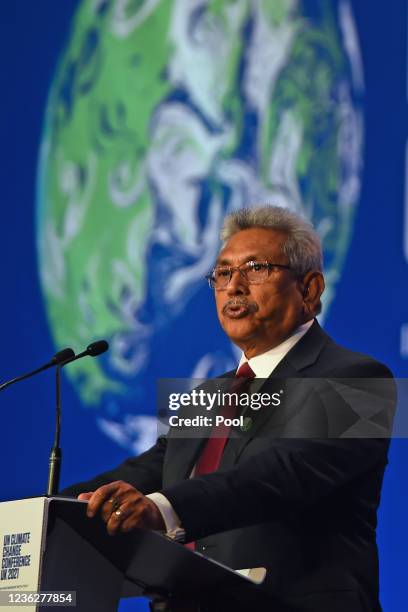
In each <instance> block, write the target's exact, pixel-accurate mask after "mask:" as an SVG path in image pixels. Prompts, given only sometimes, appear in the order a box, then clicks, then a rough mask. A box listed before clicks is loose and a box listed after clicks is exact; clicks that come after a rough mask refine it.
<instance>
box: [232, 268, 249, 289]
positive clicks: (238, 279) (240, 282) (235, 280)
mask: <svg viewBox="0 0 408 612" xmlns="http://www.w3.org/2000/svg"><path fill="white" fill-rule="evenodd" d="M227 293H228V295H237V294H238V295H242V294H245V293H248V283H247V281H246V280H245V278H244V277H243V276H242V274H241V272H240V271H239V270H232V274H231V279H230V281H229V283H228V285H227Z"/></svg>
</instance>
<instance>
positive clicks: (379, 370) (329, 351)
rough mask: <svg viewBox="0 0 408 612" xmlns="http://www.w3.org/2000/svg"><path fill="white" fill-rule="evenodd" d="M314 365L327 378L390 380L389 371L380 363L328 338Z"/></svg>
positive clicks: (390, 374) (390, 373)
mask: <svg viewBox="0 0 408 612" xmlns="http://www.w3.org/2000/svg"><path fill="white" fill-rule="evenodd" d="M326 336H327V342H326V343H325V344H324V346H323V347H322V350H321V352H320V354H319V358H318V360H317V361H316V363H315V364H314V365H315V367H318V368H319V369H320V370H322V371H324V374H325V375H327V376H329V375H330V376H339V377H340V376H343V377H345V378H346V377H352V378H356V377H361V378H365V377H366V376H369V377H375V378H390V377H392V376H393V374H392V372H391V370H390V369H389V368H388V366H386V365H385V364H384V363H382V362H381V361H379V360H377V359H375V358H374V357H372V356H370V355H367V354H365V353H362V352H358V351H354V350H351V349H349V348H347V347H345V346H342V345H341V344H338V343H337V342H335V341H334V340H333V339H332V338H331V337H330V336H328V335H327V334H326Z"/></svg>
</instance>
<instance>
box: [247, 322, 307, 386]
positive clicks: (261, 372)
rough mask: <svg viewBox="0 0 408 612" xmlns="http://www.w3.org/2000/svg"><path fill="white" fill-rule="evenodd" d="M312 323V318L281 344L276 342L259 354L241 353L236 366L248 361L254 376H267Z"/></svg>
mask: <svg viewBox="0 0 408 612" xmlns="http://www.w3.org/2000/svg"><path fill="white" fill-rule="evenodd" d="M312 325H313V319H312V320H311V321H307V322H306V323H303V325H300V327H298V328H297V329H295V331H294V332H293V333H292V334H291V335H290V336H289V338H286V340H284V341H283V342H281V344H278V346H275V347H274V348H272V349H269V351H266V352H265V353H262V354H261V355H257V356H256V357H252V359H247V358H246V357H245V355H244V353H242V356H241V359H240V362H239V365H238V368H240V367H241V366H242V364H243V363H245V362H248V363H249V365H250V366H251V369H252V371H253V372H254V373H255V378H268V377H269V376H270V375H271V373H272V372H273V370H274V369H275V368H276V366H277V365H278V363H279V362H280V361H282V359H283V358H284V357H285V355H286V354H287V353H288V352H289V351H290V349H291V348H293V347H294V346H295V344H297V343H298V342H299V340H300V339H301V338H302V337H303V336H304V335H305V333H306V332H307V331H308V330H309V329H310V327H311V326H312Z"/></svg>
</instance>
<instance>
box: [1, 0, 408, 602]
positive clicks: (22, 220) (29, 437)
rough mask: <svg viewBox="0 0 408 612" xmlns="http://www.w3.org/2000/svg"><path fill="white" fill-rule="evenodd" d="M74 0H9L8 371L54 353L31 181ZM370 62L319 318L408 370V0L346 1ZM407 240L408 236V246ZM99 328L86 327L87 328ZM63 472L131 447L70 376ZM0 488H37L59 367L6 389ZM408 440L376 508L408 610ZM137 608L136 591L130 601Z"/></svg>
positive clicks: (83, 472) (383, 552) (5, 160)
mask: <svg viewBox="0 0 408 612" xmlns="http://www.w3.org/2000/svg"><path fill="white" fill-rule="evenodd" d="M77 4H78V3H77V2H76V1H74V0H60V1H58V2H55V0H42V1H40V2H27V1H26V2H22V1H19V0H12V1H9V2H7V3H2V7H1V9H0V11H1V13H0V14H1V28H2V35H1V44H2V47H3V48H2V54H1V57H2V59H3V70H2V77H3V79H2V80H3V82H2V104H3V112H2V118H3V123H4V124H5V128H6V134H5V138H4V139H3V141H2V145H1V157H2V158H1V170H2V181H1V188H2V209H1V230H0V231H1V234H0V237H1V239H0V262H1V281H2V293H1V302H0V321H1V356H0V380H7V379H8V378H11V377H13V376H15V375H17V374H18V373H22V372H24V371H26V370H30V369H32V368H33V367H35V366H36V365H38V364H41V363H42V362H44V361H46V360H47V359H48V358H49V357H50V356H51V355H52V354H54V352H55V350H56V348H55V347H54V346H53V343H52V340H51V335H50V331H49V328H48V325H47V321H46V315H45V309H44V305H43V301H42V296H41V292H40V284H39V279H38V273H37V253H36V245H35V190H36V170H37V159H38V147H39V143H40V138H41V133H42V128H43V117H44V110H45V104H46V100H47V95H48V89H49V86H50V83H51V80H52V78H53V74H54V70H55V68H56V64H57V60H58V57H59V54H60V53H61V51H62V49H63V47H64V44H65V42H66V40H67V36H68V33H69V25H70V19H71V17H72V15H73V13H74V11H75V8H76V6H77ZM352 6H353V11H354V16H355V19H356V23H357V29H358V35H359V39H360V46H361V50H362V55H363V64H364V74H365V89H366V94H365V101H364V112H365V122H366V126H365V151H364V172H363V189H362V196H361V199H360V204H359V206H358V209H357V215H356V222H355V226H354V230H353V238H352V242H351V247H350V249H349V252H348V256H347V260H346V265H345V268H344V271H343V275H342V281H341V283H340V284H339V286H338V289H337V294H336V298H335V300H334V303H333V305H332V307H331V309H330V313H329V316H328V318H327V320H326V322H325V328H326V330H327V331H328V332H329V333H330V334H331V335H332V336H334V338H335V339H336V340H337V341H338V342H340V343H341V344H344V345H346V346H348V347H350V348H352V349H355V350H358V351H361V352H365V353H368V354H371V355H373V356H374V357H376V358H378V359H379V360H381V361H383V362H385V363H387V364H388V365H389V366H390V367H391V368H392V370H393V371H394V373H395V375H396V376H399V377H407V365H408V355H405V356H404V355H403V354H402V350H401V329H402V326H403V325H404V324H405V325H408V263H407V259H406V257H404V240H405V241H406V242H408V229H406V234H407V235H406V236H405V237H404V224H406V226H407V228H408V221H407V219H408V210H407V211H405V203H404V198H405V196H404V193H405V189H406V187H405V176H404V175H405V164H406V161H405V151H406V141H407V135H408V130H407V96H406V88H407V79H406V72H407V65H406V58H407V52H406V43H407V6H406V1H405V0H393V1H392V2H389V3H386V4H383V3H379V2H373V3H371V2H366V1H363V0H359V1H354V2H352ZM406 251H408V248H407V249H406ZM90 340H92V338H90ZM63 407H64V415H63V438H62V445H63V449H64V467H63V473H62V484H69V483H71V482H73V481H76V480H79V479H83V478H85V477H87V476H91V475H93V474H95V473H98V472H100V471H102V470H103V469H105V468H109V467H111V466H112V465H115V464H117V463H119V462H120V461H121V460H122V459H123V458H124V451H123V450H121V449H120V448H119V447H118V446H116V445H115V444H114V442H113V441H111V440H109V439H108V438H107V437H105V435H103V434H102V433H101V432H100V431H99V430H98V429H97V428H96V427H95V419H94V415H93V413H92V410H90V409H88V410H87V411H85V410H84V409H83V408H82V407H81V405H80V403H79V400H78V398H77V396H76V394H75V392H74V390H73V388H72V387H71V386H70V384H69V383H68V382H67V381H66V380H65V381H64V386H63ZM0 408H1V418H2V421H1V422H2V428H1V432H2V435H1V437H2V444H1V447H0V460H1V465H2V493H1V497H2V499H15V498H19V497H25V496H29V495H33V494H39V493H42V492H43V491H44V490H45V487H46V479H47V464H48V454H49V450H50V447H51V443H52V436H53V426H54V423H53V415H54V375H53V373H52V372H47V373H44V374H43V375H42V376H39V377H36V378H34V379H32V380H31V381H27V382H24V383H21V384H20V385H16V386H15V387H13V388H12V389H9V390H8V391H7V393H6V392H5V393H4V394H2V395H1V398H0ZM407 469H408V441H407V440H394V441H393V443H392V448H391V453H390V466H389V468H388V470H387V473H386V478H385V483H384V489H383V499H382V504H381V509H380V517H379V545H380V558H381V599H382V603H383V607H384V610H385V612H399V611H402V610H405V609H406V606H407V603H406V601H407V597H406V584H405V583H406V578H407V566H408V526H407V522H408V494H407V488H408V485H407V476H406V474H407ZM125 607H126V609H129V604H127V605H126V606H123V609H124V608H125Z"/></svg>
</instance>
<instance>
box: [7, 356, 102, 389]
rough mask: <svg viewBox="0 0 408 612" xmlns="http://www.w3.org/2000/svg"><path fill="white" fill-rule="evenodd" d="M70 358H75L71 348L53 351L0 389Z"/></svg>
mask: <svg viewBox="0 0 408 612" xmlns="http://www.w3.org/2000/svg"><path fill="white" fill-rule="evenodd" d="M88 348H89V347H88ZM105 350H106V349H105ZM72 359H75V353H74V351H73V350H72V348H64V349H62V350H61V351H58V353H55V355H54V357H53V358H52V359H51V360H50V361H48V362H47V363H45V364H44V365H42V366H40V367H39V368H37V369H36V370H32V371H31V372H27V374H22V375H21V376H17V377H16V378H12V379H11V380H8V381H7V382H5V383H3V384H2V385H0V391H4V389H7V387H10V385H14V383H17V382H20V380H25V379H26V378H30V377H31V376H35V374H39V373H40V372H43V371H44V370H48V368H52V367H54V366H60V365H61V364H63V363H65V362H67V361H70V360H72Z"/></svg>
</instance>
